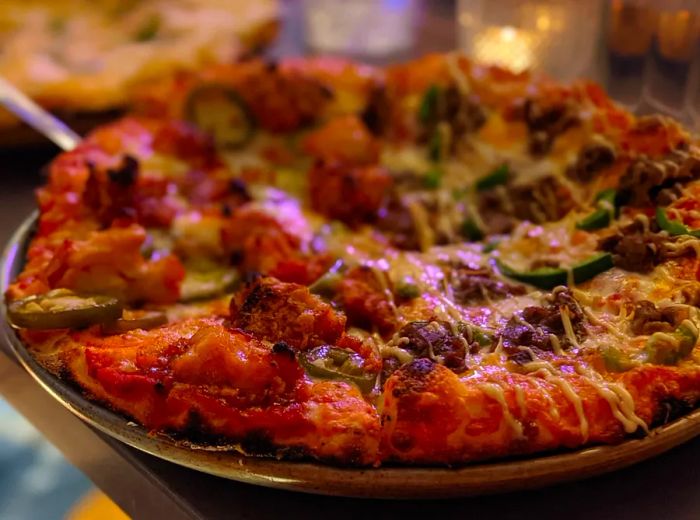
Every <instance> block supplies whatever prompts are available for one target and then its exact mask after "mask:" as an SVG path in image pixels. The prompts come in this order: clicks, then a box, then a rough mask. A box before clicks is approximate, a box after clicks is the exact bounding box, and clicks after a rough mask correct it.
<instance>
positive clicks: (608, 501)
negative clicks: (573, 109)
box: [0, 2, 700, 520]
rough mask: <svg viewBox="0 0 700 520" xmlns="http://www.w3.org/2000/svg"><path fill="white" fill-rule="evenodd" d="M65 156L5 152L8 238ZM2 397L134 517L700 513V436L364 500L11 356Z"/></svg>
mask: <svg viewBox="0 0 700 520" xmlns="http://www.w3.org/2000/svg"><path fill="white" fill-rule="evenodd" d="M287 7H289V4H287ZM451 9H452V5H451V3H450V2H445V3H440V4H436V6H435V7H432V8H431V11H430V13H428V14H427V15H426V16H424V17H423V18H422V23H421V24H420V25H419V27H418V28H417V30H418V34H419V35H420V37H419V38H418V48H419V51H420V52H423V51H426V50H440V49H445V48H451V47H452V45H453V42H454V32H453V28H452V27H453V25H452V20H451V17H450V13H451V12H452V11H451ZM298 24H299V21H298V19H295V18H294V17H292V18H291V19H290V23H289V24H288V26H287V28H286V29H285V32H284V33H283V35H282V39H281V43H280V45H279V46H278V47H277V48H276V49H273V52H274V53H277V54H288V53H290V52H291V53H299V52H301V51H303V48H302V47H301V46H300V45H299V38H298V32H297V31H299V30H300V27H299V25H298ZM56 152H57V151H56V150H55V149H53V148H51V147H48V146H47V147H45V148H43V149H36V148H33V149H31V150H28V149H25V150H10V151H0V241H2V242H3V243H4V242H6V241H7V239H8V238H9V236H10V234H11V233H12V231H13V230H14V229H15V228H16V226H17V225H18V224H19V223H20V222H21V221H22V219H23V218H25V217H26V216H27V215H28V214H29V213H30V211H31V210H32V209H33V206H34V202H33V196H32V191H33V189H34V188H35V187H36V186H37V185H38V184H39V183H40V182H41V174H40V171H41V169H42V167H43V165H45V164H46V162H48V161H49V160H50V159H51V157H52V156H54V155H55V153H56ZM0 347H1V348H0V351H1V350H2V348H5V346H4V345H2V346H0ZM0 394H2V395H3V396H4V397H5V398H6V399H7V400H8V401H9V402H10V403H11V404H12V405H13V406H14V407H15V408H16V409H17V410H18V411H19V412H20V413H22V414H23V415H24V416H26V417H27V418H28V419H29V420H30V421H31V422H32V423H33V424H34V425H35V426H36V427H37V428H38V429H39V430H41V431H42V432H43V433H44V434H45V435H46V437H47V438H48V439H49V440H50V441H51V442H52V443H54V444H55V445H56V446H57V447H58V448H59V449H60V450H61V451H62V452H63V453H64V454H65V456H66V457H67V458H68V459H69V460H70V461H71V462H72V463H73V464H75V465H76V466H78V467H79V468H80V469H81V470H83V471H84V472H85V473H86V474H87V475H88V476H89V477H90V478H91V479H92V480H93V481H94V482H95V484H96V485H98V486H99V487H100V488H101V489H102V490H103V491H104V492H106V493H107V494H108V495H109V496H110V497H111V498H112V499H113V500H114V501H115V502H116V503H117V504H118V505H119V506H120V507H121V508H122V509H123V510H124V511H125V512H127V513H128V514H129V515H131V516H132V517H134V518H168V519H173V520H175V519H181V518H183V519H184V518H231V519H238V518H240V519H243V518H255V519H259V518H277V517H281V516H284V517H289V518H301V517H307V518H315V517H321V516H332V517H333V518H337V519H344V518H361V517H370V515H371V517H372V518H388V517H399V516H401V517H406V516H407V515H408V516H409V517H412V515H414V514H415V515H417V516H425V517H438V516H440V517H448V518H479V517H483V518H529V517H532V518H583V517H586V518H596V519H597V518H616V519H624V518H635V519H657V518H674V519H698V518H700V492H698V490H699V488H700V438H698V439H696V440H694V441H691V442H689V443H687V444H685V445H683V446H680V447H678V448H676V449H674V450H672V451H670V452H668V453H667V454H665V455H662V456H660V457H657V458H656V459H653V460H650V461H647V462H644V463H641V464H638V465H636V466H634V467H631V468H628V469H625V470H622V471H618V472H615V473H611V474H608V475H605V476H602V477H598V478H593V479H588V480H584V481H580V482H574V483H569V484H563V485H559V486H555V487H550V488H545V489H540V490H535V491H528V492H521V493H511V494H506V495H493V496H485V497H474V498H467V499H459V500H444V501H420V502H417V501H378V500H366V499H364V500H359V499H346V498H337V497H322V496H312V495H305V494H300V493H292V492H286V491H279V490H273V489H267V488H262V487H255V486H250V485H246V484H240V483H237V482H233V481H228V480H224V479H221V478H216V477H212V476H209V475H205V474H201V473H197V472H195V471H192V470H188V469H185V468H182V467H179V466H176V465H174V464H171V463H169V462H165V461H162V460H160V459H157V458H155V457H152V456H150V455H147V454H144V453H141V452H139V451H137V450H135V449H132V448H130V447H128V446H126V445H124V444H121V443H120V442H118V441H115V440H113V439H111V438H109V437H107V436H106V435H104V434H101V433H99V432H97V431H95V430H94V429H92V428H91V427H89V426H88V425H86V424H85V423H84V422H82V421H81V420H80V419H78V418H76V417H74V416H73V415H72V414H71V413H70V412H68V411H67V410H66V409H64V408H62V407H61V405H59V404H58V403H56V402H55V401H53V399H52V398H51V397H50V396H49V395H48V394H47V393H46V392H44V390H43V389H41V388H40V387H39V385H38V384H36V383H35V382H34V381H33V380H32V379H31V378H30V376H29V375H28V374H26V373H25V372H24V371H23V370H22V369H21V368H20V367H19V366H18V365H17V364H16V362H14V360H12V358H11V356H10V355H9V354H8V355H0Z"/></svg>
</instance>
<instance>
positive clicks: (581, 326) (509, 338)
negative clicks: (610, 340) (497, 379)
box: [501, 287, 587, 351]
mask: <svg viewBox="0 0 700 520" xmlns="http://www.w3.org/2000/svg"><path fill="white" fill-rule="evenodd" d="M548 300H549V302H548V304H547V305H546V306H530V307H525V308H524V309H523V310H522V311H520V312H517V313H515V314H514V315H513V316H512V317H511V319H510V320H509V321H508V323H506V325H505V327H504V328H503V330H502V331H501V339H502V341H503V343H504V345H506V346H508V347H517V346H523V347H531V348H535V349H538V350H545V351H556V350H557V347H559V348H561V349H568V348H571V347H572V346H575V343H580V342H581V341H583V339H584V338H585V337H586V335H587V332H586V327H585V320H584V315H583V311H582V310H581V306H580V305H579V304H578V302H577V301H576V300H575V299H574V297H573V295H572V294H571V291H570V290H569V289H568V288H565V287H556V288H555V289H554V290H553V291H552V294H551V295H550V296H549V298H548Z"/></svg>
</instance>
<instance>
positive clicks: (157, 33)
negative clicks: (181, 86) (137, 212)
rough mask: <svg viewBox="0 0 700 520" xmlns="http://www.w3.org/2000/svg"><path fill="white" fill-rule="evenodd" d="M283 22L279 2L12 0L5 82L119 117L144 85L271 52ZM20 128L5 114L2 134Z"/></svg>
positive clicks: (73, 108)
mask: <svg viewBox="0 0 700 520" xmlns="http://www.w3.org/2000/svg"><path fill="white" fill-rule="evenodd" d="M278 15H279V12H278V5H277V2H276V1H275V0H258V1H256V2H244V1H243V2H242V1H231V0H175V1H173V0H169V1H164V0H147V1H134V0H106V1H101V2H93V1H91V0H51V1H47V0H5V1H4V2H3V8H2V10H0V48H1V49H2V50H1V51H0V76H2V77H3V78H5V79H7V80H8V81H10V82H11V83H13V84H14V85H15V86H16V87H17V88H19V89H20V90H22V91H23V92H25V93H26V94H28V95H29V96H30V97H32V98H33V99H35V100H37V101H38V102H40V103H41V104H42V105H44V106H45V107H47V108H49V109H52V110H54V109H58V110H62V111H64V112H66V113H69V114H70V113H75V112H78V113H80V114H83V113H95V112H101V111H110V110H114V109H121V108H124V107H126V106H128V104H129V103H130V102H131V100H132V97H133V96H134V95H135V91H136V90H137V89H138V88H139V86H140V85H141V84H143V83H147V82H148V81H150V80H153V79H155V78H158V77H162V76H168V75H176V74H178V73H180V72H181V71H187V70H189V71H192V70H198V69H200V68H202V67H205V66H208V65H212V64H216V63H224V62H228V61H232V60H234V59H235V58H236V57H238V56H240V55H241V54H244V53H246V52H249V51H251V50H254V49H256V48H257V47H259V46H261V45H265V44H266V43H269V41H270V40H272V39H273V38H274V36H275V33H276V24H277V18H278ZM112 117H114V116H112ZM19 124H20V121H19V120H18V119H17V118H15V117H14V116H13V115H11V114H10V113H9V112H7V111H5V110H2V111H0V129H4V128H9V129H13V130H16V127H17V126H19ZM3 138H4V136H3ZM7 138H8V139H12V138H13V135H12V134H9V135H8V136H7Z"/></svg>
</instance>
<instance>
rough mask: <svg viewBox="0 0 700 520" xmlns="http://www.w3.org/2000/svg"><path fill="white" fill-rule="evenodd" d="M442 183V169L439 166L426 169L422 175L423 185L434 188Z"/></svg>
mask: <svg viewBox="0 0 700 520" xmlns="http://www.w3.org/2000/svg"><path fill="white" fill-rule="evenodd" d="M441 184H442V170H440V169H439V168H433V169H432V170H428V172H427V173H426V174H425V176H424V177H423V185H424V186H425V187H426V188H428V189H430V190H436V189H438V188H439V187H440V185H441Z"/></svg>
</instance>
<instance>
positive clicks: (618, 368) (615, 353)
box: [600, 345, 636, 372]
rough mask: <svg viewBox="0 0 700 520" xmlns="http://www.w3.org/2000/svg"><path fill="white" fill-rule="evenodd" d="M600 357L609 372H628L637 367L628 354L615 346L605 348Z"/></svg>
mask: <svg viewBox="0 0 700 520" xmlns="http://www.w3.org/2000/svg"><path fill="white" fill-rule="evenodd" d="M600 355H601V357H602V358H603V363H605V368H606V369H607V370H608V372H627V371H628V370H631V369H632V368H634V367H635V366H636V363H635V362H634V361H632V360H631V359H630V357H629V356H628V355H627V354H625V353H624V352H622V351H621V350H620V349H619V348H617V347H616V346H614V345H608V346H607V347H604V348H603V349H602V351H601V353H600Z"/></svg>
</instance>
